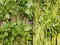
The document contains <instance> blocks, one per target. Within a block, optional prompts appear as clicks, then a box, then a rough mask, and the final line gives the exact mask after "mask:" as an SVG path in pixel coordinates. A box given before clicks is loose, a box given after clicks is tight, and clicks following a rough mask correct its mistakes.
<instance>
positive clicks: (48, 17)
mask: <svg viewBox="0 0 60 45" xmlns="http://www.w3.org/2000/svg"><path fill="white" fill-rule="evenodd" d="M59 2H60V0H37V1H36V0H34V2H33V6H34V27H33V32H34V39H33V40H34V41H33V44H34V45H59V42H58V41H59V40H58V38H59V34H60V28H59V27H60V14H59V12H60V11H59V8H60V3H59ZM59 39H60V38H59Z"/></svg>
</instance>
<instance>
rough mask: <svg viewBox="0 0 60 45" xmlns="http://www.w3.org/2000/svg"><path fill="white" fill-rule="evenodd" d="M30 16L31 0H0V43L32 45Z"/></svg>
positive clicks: (2, 44) (0, 44)
mask: <svg viewBox="0 0 60 45" xmlns="http://www.w3.org/2000/svg"><path fill="white" fill-rule="evenodd" d="M32 16H33V15H32V1H31V0H0V45H32V26H31V24H32ZM30 20H31V21H30Z"/></svg>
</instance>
